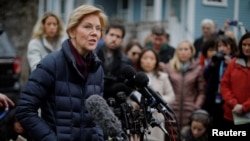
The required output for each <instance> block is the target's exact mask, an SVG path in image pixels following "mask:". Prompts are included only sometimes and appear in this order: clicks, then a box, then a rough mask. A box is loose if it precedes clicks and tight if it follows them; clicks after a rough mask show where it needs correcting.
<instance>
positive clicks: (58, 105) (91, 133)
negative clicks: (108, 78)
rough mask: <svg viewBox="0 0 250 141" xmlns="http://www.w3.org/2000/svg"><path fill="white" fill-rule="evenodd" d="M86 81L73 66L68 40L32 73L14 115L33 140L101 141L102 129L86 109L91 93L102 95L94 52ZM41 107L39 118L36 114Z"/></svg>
mask: <svg viewBox="0 0 250 141" xmlns="http://www.w3.org/2000/svg"><path fill="white" fill-rule="evenodd" d="M91 55H92V57H93V61H92V63H91V65H90V68H89V73H88V76H87V78H83V76H82V75H81V73H80V72H79V70H78V69H77V67H76V65H75V59H74V56H73V54H72V53H71V50H70V46H69V42H68V40H66V41H64V43H63V44H62V49H61V50H60V51H58V52H53V53H51V54H49V55H48V56H46V57H45V58H44V59H43V60H41V62H40V63H39V64H38V66H37V68H36V69H35V70H34V71H33V72H32V73H31V75H30V77H29V80H28V82H27V83H26V86H25V87H24V88H23V90H22V93H21V96H20V100H19V102H18V105H17V111H16V116H17V118H18V120H19V121H20V123H21V124H22V125H23V127H24V128H25V129H26V130H27V132H28V133H29V135H30V136H31V137H32V138H33V140H35V141H103V140H104V137H103V136H104V135H103V131H102V129H101V128H100V127H99V126H97V125H96V124H95V123H94V122H93V121H92V120H93V119H92V118H91V116H90V115H89V113H88V112H87V109H86V107H85V101H86V99H87V98H88V97H89V96H90V95H93V94H99V95H102V92H103V82H104V79H103V77H104V73H103V69H102V67H101V62H100V60H99V59H98V57H96V55H95V54H94V53H91ZM39 107H40V108H41V118H40V117H39V116H38V114H37V111H38V109H39Z"/></svg>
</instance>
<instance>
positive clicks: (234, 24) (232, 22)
mask: <svg viewBox="0 0 250 141" xmlns="http://www.w3.org/2000/svg"><path fill="white" fill-rule="evenodd" d="M237 24H238V21H236V20H232V21H230V22H229V25H231V26H237Z"/></svg>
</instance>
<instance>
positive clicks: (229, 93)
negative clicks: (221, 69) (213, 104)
mask: <svg viewBox="0 0 250 141" xmlns="http://www.w3.org/2000/svg"><path fill="white" fill-rule="evenodd" d="M249 82H250V68H249V67H246V62H245V60H244V59H241V58H233V59H232V60H231V61H230V63H229V64H228V66H227V68H226V70H225V73H224V75H223V77H222V80H221V94H222V97H223V99H224V104H223V109H224V118H225V119H227V120H230V121H233V116H232V109H233V107H234V106H235V105H236V104H242V106H243V112H244V113H247V112H250V91H249V88H250V83H249Z"/></svg>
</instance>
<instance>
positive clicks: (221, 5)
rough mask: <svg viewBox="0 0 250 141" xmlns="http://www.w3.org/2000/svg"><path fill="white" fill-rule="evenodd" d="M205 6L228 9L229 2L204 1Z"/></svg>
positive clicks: (219, 0) (224, 0)
mask: <svg viewBox="0 0 250 141" xmlns="http://www.w3.org/2000/svg"><path fill="white" fill-rule="evenodd" d="M203 4H204V5H209V6H220V7H227V0H203Z"/></svg>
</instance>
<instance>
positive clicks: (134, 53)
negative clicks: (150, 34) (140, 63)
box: [132, 52, 141, 56]
mask: <svg viewBox="0 0 250 141" xmlns="http://www.w3.org/2000/svg"><path fill="white" fill-rule="evenodd" d="M140 54H141V53H140V52H132V55H133V56H135V55H140Z"/></svg>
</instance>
